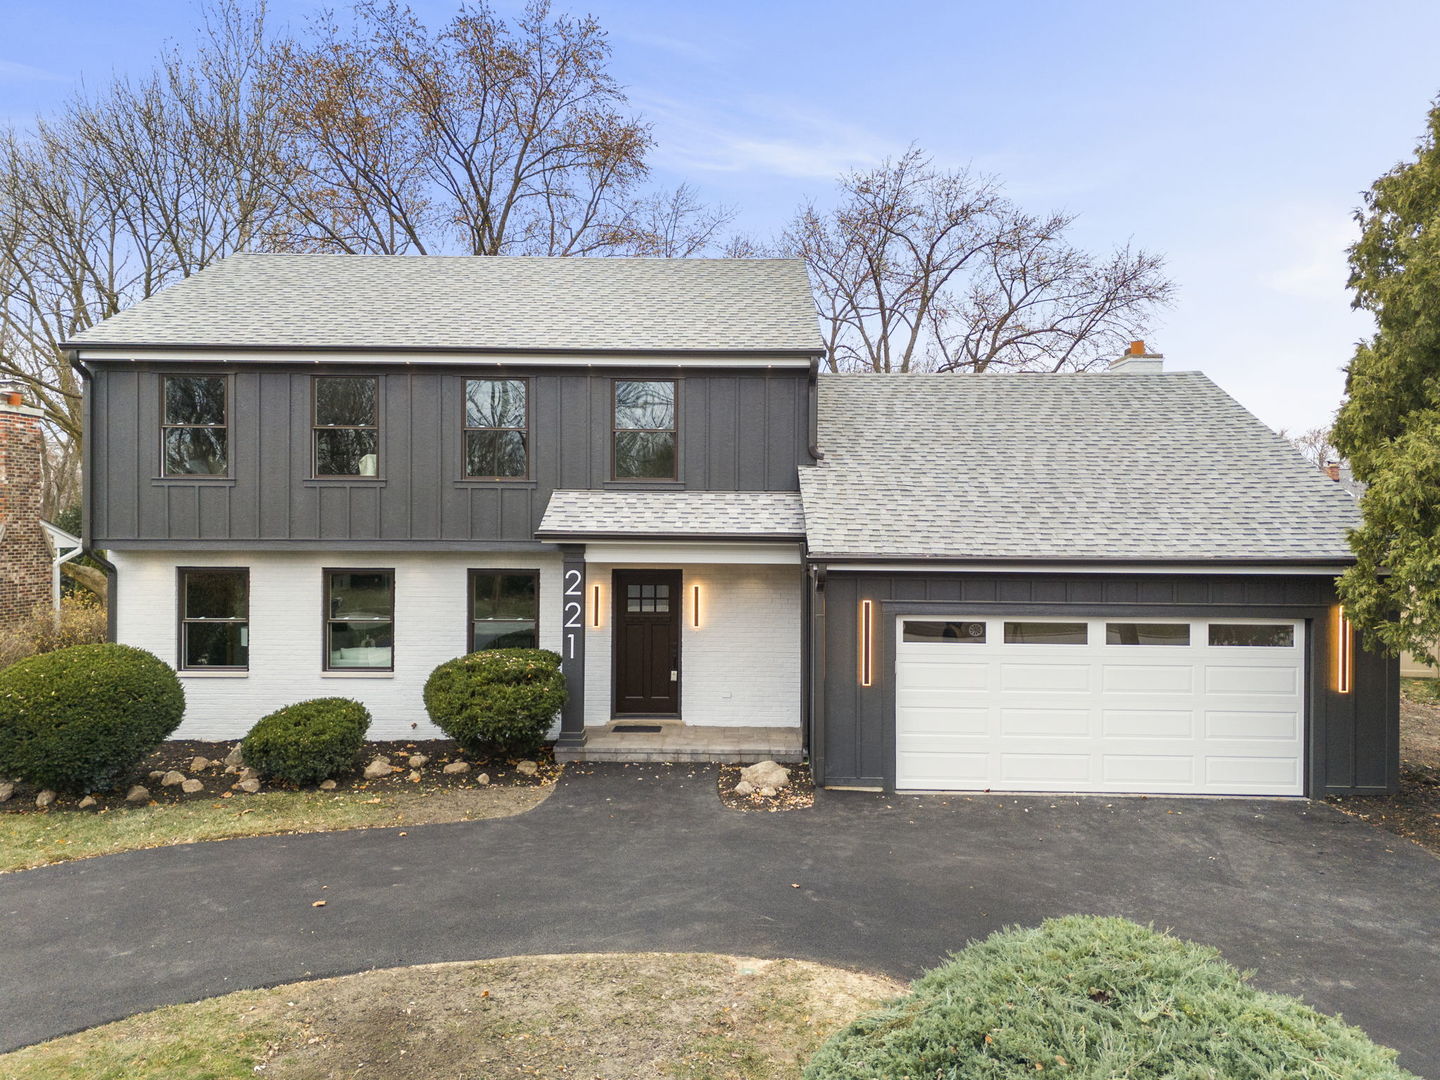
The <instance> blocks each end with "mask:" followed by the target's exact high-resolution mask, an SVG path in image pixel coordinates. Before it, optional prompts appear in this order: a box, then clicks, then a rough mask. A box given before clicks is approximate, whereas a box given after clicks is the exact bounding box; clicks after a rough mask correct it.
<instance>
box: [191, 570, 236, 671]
mask: <svg viewBox="0 0 1440 1080" xmlns="http://www.w3.org/2000/svg"><path fill="white" fill-rule="evenodd" d="M249 666H250V571H248V570H246V569H244V568H243V567H240V568H236V567H211V566H206V567H187V568H184V569H182V570H181V571H180V670H181V671H245V670H247V669H248V668H249Z"/></svg>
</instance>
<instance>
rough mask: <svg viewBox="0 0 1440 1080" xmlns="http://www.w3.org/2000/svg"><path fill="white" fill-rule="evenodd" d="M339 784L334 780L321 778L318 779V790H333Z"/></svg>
mask: <svg viewBox="0 0 1440 1080" xmlns="http://www.w3.org/2000/svg"><path fill="white" fill-rule="evenodd" d="M339 786H340V785H339V784H337V783H335V781H334V780H321V781H320V790H321V791H334V790H335V789H336V788H337V787H339Z"/></svg>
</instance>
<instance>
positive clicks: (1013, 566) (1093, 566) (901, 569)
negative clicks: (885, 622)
mask: <svg viewBox="0 0 1440 1080" xmlns="http://www.w3.org/2000/svg"><path fill="white" fill-rule="evenodd" d="M811 562H813V563H816V564H818V565H821V566H824V567H825V569H826V570H829V571H834V572H836V573H845V572H857V573H873V574H890V573H895V574H921V573H923V574H945V573H957V574H958V573H965V574H1247V575H1248V574H1288V575H1292V576H1320V577H1332V578H1333V577H1339V576H1340V575H1341V574H1343V573H1344V572H1345V567H1343V566H1316V565H1314V564H1313V563H1306V564H1302V565H1298V566H1278V565H1274V564H1261V565H1257V566H1234V565H1219V566H1217V565H1215V564H1213V563H1203V562H1198V563H1172V564H1169V565H1165V564H1157V563H1122V562H1115V563H1045V562H1033V563H1026V562H1015V563H993V562H986V563H955V562H939V561H937V562H894V563H886V562H868V563H867V562H853V563H847V562H831V561H830V560H828V559H825V558H823V557H812V559H811Z"/></svg>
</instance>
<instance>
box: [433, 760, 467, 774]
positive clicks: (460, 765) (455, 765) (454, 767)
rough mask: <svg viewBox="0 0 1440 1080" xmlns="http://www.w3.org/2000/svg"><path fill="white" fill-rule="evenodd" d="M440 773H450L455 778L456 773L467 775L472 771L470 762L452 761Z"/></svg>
mask: <svg viewBox="0 0 1440 1080" xmlns="http://www.w3.org/2000/svg"><path fill="white" fill-rule="evenodd" d="M440 771H441V772H443V773H448V774H449V775H451V776H454V775H455V774H456V773H467V772H469V771H470V762H468V761H452V762H450V764H449V765H446V766H445V768H443V769H441V770H440Z"/></svg>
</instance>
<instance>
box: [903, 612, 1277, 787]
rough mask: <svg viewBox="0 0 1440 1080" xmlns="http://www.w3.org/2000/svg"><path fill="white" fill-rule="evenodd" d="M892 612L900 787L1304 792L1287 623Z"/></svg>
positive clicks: (1273, 621) (1275, 621) (1274, 621)
mask: <svg viewBox="0 0 1440 1080" xmlns="http://www.w3.org/2000/svg"><path fill="white" fill-rule="evenodd" d="M896 621H897V626H896V631H895V642H896V646H895V755H896V760H895V786H896V787H897V788H899V789H901V790H907V789H916V790H961V791H963V790H995V791H1102V792H1103V791H1110V792H1147V793H1172V794H1190V795H1301V794H1303V793H1304V758H1305V748H1304V729H1305V685H1304V684H1305V649H1304V644H1305V639H1304V635H1305V626H1304V623H1303V622H1301V621H1298V620H1243V621H1237V620H1206V619H1197V620H1178V619H1170V620H1163V621H1161V620H1155V619H1147V620H1143V621H1142V620H1139V619H1136V618H1081V617H1065V618H1039V617H1036V616H1023V615H1022V616H1015V617H1013V618H1007V617H1005V616H1003V615H1001V616H994V617H988V618H986V617H978V616H972V617H966V614H965V613H961V614H959V615H957V616H956V617H954V618H944V619H937V618H933V617H926V616H909V615H902V616H899V617H898V618H897V620H896Z"/></svg>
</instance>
